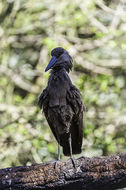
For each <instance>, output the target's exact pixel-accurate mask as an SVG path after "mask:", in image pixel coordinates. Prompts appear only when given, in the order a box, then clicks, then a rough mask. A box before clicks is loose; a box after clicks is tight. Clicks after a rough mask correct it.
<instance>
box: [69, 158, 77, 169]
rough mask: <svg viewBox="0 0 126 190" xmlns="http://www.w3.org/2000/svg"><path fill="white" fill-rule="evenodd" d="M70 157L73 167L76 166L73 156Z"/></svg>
mask: <svg viewBox="0 0 126 190" xmlns="http://www.w3.org/2000/svg"><path fill="white" fill-rule="evenodd" d="M70 159H71V162H72V164H73V167H74V168H76V164H75V160H74V159H73V158H70Z"/></svg>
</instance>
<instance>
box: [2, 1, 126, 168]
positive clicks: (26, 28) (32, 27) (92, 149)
mask: <svg viewBox="0 0 126 190" xmlns="http://www.w3.org/2000/svg"><path fill="white" fill-rule="evenodd" d="M125 6H126V3H125V1H121V2H120V1H119V2H118V1H109V2H108V1H98V0H93V1H86V0H84V1H83V0H80V1H76V0H74V1H73V2H72V3H71V2H70V1H67V0H62V1H58V0H51V1H50V0H43V1H41V0H36V1H34V0H27V1H26V0H18V1H16V0H6V1H5V0H0V23H1V25H0V52H1V54H0V121H1V122H0V167H1V168H3V167H9V166H16V165H29V164H31V163H36V162H37V163H40V162H45V161H50V160H54V159H56V158H57V143H56V141H55V139H54V137H53V135H52V133H51V131H50V129H49V127H48V124H47V122H46V120H45V117H44V115H43V113H41V111H40V110H39V108H38V106H37V98H38V96H39V94H40V92H41V90H42V89H44V88H45V86H46V84H47V80H48V77H49V73H44V70H45V67H46V65H47V63H48V62H49V59H50V52H51V50H52V49H53V48H54V47H56V46H62V47H64V48H66V49H67V50H68V51H69V53H70V55H71V56H72V58H73V60H74V61H73V68H74V69H73V72H72V74H71V79H72V81H73V83H74V84H76V86H77V87H78V88H79V90H80V92H81V95H82V98H83V101H84V103H85V104H86V108H87V111H86V113H85V117H84V125H85V128H84V133H83V134H84V143H83V151H82V154H81V156H84V155H86V156H98V155H108V154H113V153H118V152H125V151H126V144H125V138H126V135H125V134H126V61H125V60H126V53H125V50H126V45H125V44H126V43H125V42H126V34H125V31H126V23H125V20H126V12H125ZM118 11H119V12H118ZM62 157H63V159H66V158H65V157H64V156H63V155H62ZM77 157H78V156H77Z"/></svg>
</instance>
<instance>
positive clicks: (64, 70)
mask: <svg viewBox="0 0 126 190" xmlns="http://www.w3.org/2000/svg"><path fill="white" fill-rule="evenodd" d="M62 72H64V73H67V71H66V69H65V68H64V67H55V68H53V69H52V70H51V74H58V73H62Z"/></svg>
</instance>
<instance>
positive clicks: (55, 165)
mask: <svg viewBox="0 0 126 190" xmlns="http://www.w3.org/2000/svg"><path fill="white" fill-rule="evenodd" d="M59 162H61V161H60V160H57V161H55V163H54V169H56V168H57V165H58V163H59Z"/></svg>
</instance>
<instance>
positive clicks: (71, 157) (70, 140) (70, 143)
mask: <svg viewBox="0 0 126 190" xmlns="http://www.w3.org/2000/svg"><path fill="white" fill-rule="evenodd" d="M69 147H70V159H71V161H72V164H73V167H74V168H75V167H76V166H75V161H74V159H73V155H72V139H71V134H70V136H69Z"/></svg>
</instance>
